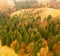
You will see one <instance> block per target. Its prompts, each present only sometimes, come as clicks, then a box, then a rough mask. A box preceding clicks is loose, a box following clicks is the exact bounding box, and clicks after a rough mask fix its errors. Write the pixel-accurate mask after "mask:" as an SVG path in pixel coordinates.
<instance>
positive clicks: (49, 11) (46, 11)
mask: <svg viewBox="0 0 60 56" xmlns="http://www.w3.org/2000/svg"><path fill="white" fill-rule="evenodd" d="M26 13H28V14H32V15H33V16H34V17H36V16H41V18H42V20H43V19H44V18H45V17H47V16H48V15H51V16H52V17H53V18H54V17H60V10H59V9H53V8H37V9H21V10H20V11H17V12H14V13H13V14H11V16H13V15H15V14H17V15H23V14H24V15H25V17H26V16H27V15H26ZM23 17H24V16H23Z"/></svg>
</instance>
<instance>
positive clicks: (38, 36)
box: [34, 32, 41, 41]
mask: <svg viewBox="0 0 60 56" xmlns="http://www.w3.org/2000/svg"><path fill="white" fill-rule="evenodd" d="M40 38H41V35H40V33H39V32H36V35H35V39H34V40H35V41H37V40H39V39H40Z"/></svg>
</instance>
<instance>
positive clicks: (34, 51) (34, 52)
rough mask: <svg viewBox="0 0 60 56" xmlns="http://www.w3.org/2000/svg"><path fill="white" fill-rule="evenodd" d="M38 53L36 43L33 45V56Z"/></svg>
mask: <svg viewBox="0 0 60 56" xmlns="http://www.w3.org/2000/svg"><path fill="white" fill-rule="evenodd" d="M38 51H39V47H38V42H35V44H34V50H33V56H37V52H38Z"/></svg>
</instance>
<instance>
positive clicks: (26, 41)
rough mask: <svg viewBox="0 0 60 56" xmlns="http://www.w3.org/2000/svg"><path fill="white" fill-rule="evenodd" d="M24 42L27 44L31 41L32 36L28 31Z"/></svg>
mask: <svg viewBox="0 0 60 56" xmlns="http://www.w3.org/2000/svg"><path fill="white" fill-rule="evenodd" d="M24 42H25V44H26V45H28V44H29V43H30V37H29V34H28V33H27V32H26V33H25V35H24Z"/></svg>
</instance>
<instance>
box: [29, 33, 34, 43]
mask: <svg viewBox="0 0 60 56" xmlns="http://www.w3.org/2000/svg"><path fill="white" fill-rule="evenodd" d="M34 39H35V35H34V33H33V32H32V33H31V37H30V42H32V41H34Z"/></svg>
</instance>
